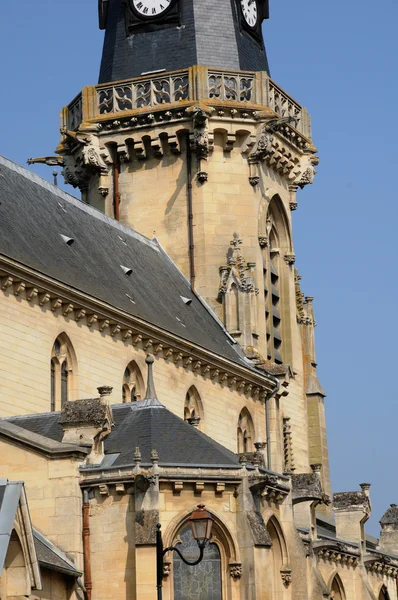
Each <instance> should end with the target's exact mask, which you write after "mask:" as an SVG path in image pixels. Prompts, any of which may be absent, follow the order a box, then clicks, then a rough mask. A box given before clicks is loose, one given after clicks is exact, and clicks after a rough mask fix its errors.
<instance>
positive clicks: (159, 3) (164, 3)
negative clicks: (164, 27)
mask: <svg viewBox="0 0 398 600" xmlns="http://www.w3.org/2000/svg"><path fill="white" fill-rule="evenodd" d="M171 2H172V0H133V6H134V8H135V10H136V12H137V13H138V14H140V15H141V16H143V17H147V16H148V17H158V16H159V15H161V14H162V13H164V12H165V11H166V10H167V9H168V8H169V7H170V4H171Z"/></svg>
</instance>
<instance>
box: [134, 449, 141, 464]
mask: <svg viewBox="0 0 398 600" xmlns="http://www.w3.org/2000/svg"><path fill="white" fill-rule="evenodd" d="M141 460H142V455H141V451H140V449H139V447H138V446H137V447H136V449H135V452H134V462H135V464H136V465H139V464H140V463H141Z"/></svg>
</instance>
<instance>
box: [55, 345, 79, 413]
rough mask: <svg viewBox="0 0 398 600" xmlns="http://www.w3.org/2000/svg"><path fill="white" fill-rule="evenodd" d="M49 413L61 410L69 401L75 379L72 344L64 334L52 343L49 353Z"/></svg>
mask: <svg viewBox="0 0 398 600" xmlns="http://www.w3.org/2000/svg"><path fill="white" fill-rule="evenodd" d="M50 372H51V386H50V394H51V411H55V410H61V409H62V407H63V405H64V404H65V402H67V401H68V400H71V399H72V398H71V396H72V390H73V383H74V379H75V378H76V355H75V352H74V350H73V346H72V343H71V341H70V339H69V338H68V336H67V335H66V334H65V333H61V335H59V336H58V337H57V339H56V340H55V342H54V345H53V349H52V352H51V364H50Z"/></svg>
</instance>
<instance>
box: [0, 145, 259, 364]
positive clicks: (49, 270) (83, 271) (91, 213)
mask: <svg viewBox="0 0 398 600" xmlns="http://www.w3.org/2000/svg"><path fill="white" fill-rule="evenodd" d="M148 200H149V201H150V199H148ZM155 226H156V224H155V223H154V227H155ZM62 235H63V236H66V237H69V238H73V240H74V243H73V244H72V245H71V246H70V245H68V244H66V243H65V241H64V239H63V238H62V237H61V236H62ZM0 255H3V256H5V257H8V258H10V259H13V260H14V261H17V262H18V263H21V264H22V265H26V266H28V267H30V268H32V269H34V270H35V271H36V272H39V273H42V274H45V275H46V276H48V277H50V278H52V279H54V280H57V281H59V282H61V283H63V284H66V285H67V286H70V287H71V288H73V289H75V290H78V291H81V292H84V293H86V294H88V295H89V296H91V297H93V298H95V299H98V300H100V301H102V302H104V303H106V304H107V305H110V306H111V307H113V308H116V309H120V310H121V311H124V312H125V313H128V314H129V315H132V316H134V317H137V318H139V319H141V320H143V321H145V322H147V323H150V324H153V325H155V326H158V327H159V328H161V329H162V330H164V331H168V332H170V333H172V334H174V335H176V336H178V337H179V338H181V339H183V340H187V341H189V342H191V343H193V344H195V345H197V346H199V347H201V348H203V349H205V350H208V351H210V352H212V353H214V354H217V355H219V356H220V357H222V358H224V359H227V360H229V361H232V362H234V363H237V364H239V365H241V366H245V367H248V368H252V369H253V370H255V369H254V367H252V364H251V363H250V361H248V360H247V359H246V357H244V355H243V352H242V351H241V349H240V348H239V346H238V345H237V344H236V343H235V342H234V340H233V339H232V338H231V337H230V336H229V334H228V333H227V332H226V330H225V329H224V327H223V326H222V324H221V322H220V321H218V319H217V318H216V317H215V315H214V314H213V313H212V312H211V311H210V309H208V308H207V307H206V306H205V304H204V303H203V301H201V300H200V299H199V298H198V297H197V296H196V295H195V294H194V293H193V292H192V291H191V286H190V284H189V282H188V281H187V280H186V279H185V277H184V276H183V275H182V273H181V272H180V271H179V270H178V269H177V267H176V266H175V264H174V263H173V262H172V261H171V260H170V259H169V258H168V256H167V255H166V253H165V252H164V251H163V250H162V248H161V247H160V246H159V244H158V243H157V242H156V240H149V239H147V238H145V237H144V236H142V235H140V234H138V233H136V232H135V231H133V230H132V229H130V228H129V227H125V226H123V225H121V224H120V223H118V222H116V221H115V220H114V219H110V218H108V217H107V216H105V215H104V214H102V213H101V212H99V211H97V210H95V209H94V208H92V207H90V206H88V205H86V204H84V203H83V202H81V201H79V200H77V199H76V198H74V197H73V196H70V195H69V194H66V193H65V192H63V191H62V190H60V189H59V188H57V187H55V186H53V185H51V184H50V183H48V182H46V181H45V180H43V179H41V178H40V177H38V176H36V175H35V174H33V173H31V172H30V171H28V170H26V169H24V168H22V167H19V166H17V165H15V164H14V163H12V162H10V161H9V160H7V159H5V158H3V157H1V156H0ZM122 266H124V267H127V268H128V269H132V273H131V276H128V275H126V274H125V272H124V271H123V269H122ZM181 297H185V298H188V299H189V300H190V301H191V303H190V304H189V305H187V304H186V303H184V301H183V299H182V298H181ZM257 372H258V371H257Z"/></svg>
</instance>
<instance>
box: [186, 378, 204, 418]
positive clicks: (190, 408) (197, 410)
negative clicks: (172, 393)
mask: <svg viewBox="0 0 398 600" xmlns="http://www.w3.org/2000/svg"><path fill="white" fill-rule="evenodd" d="M203 416H204V415H203V404H202V400H201V398H200V395H199V392H198V390H197V389H196V387H195V386H194V385H192V386H191V387H190V388H189V390H188V391H187V393H186V395H185V403H184V420H185V421H189V423H190V424H191V425H195V426H196V427H200V424H201V423H202V422H203Z"/></svg>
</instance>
